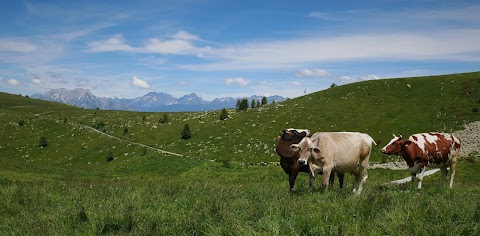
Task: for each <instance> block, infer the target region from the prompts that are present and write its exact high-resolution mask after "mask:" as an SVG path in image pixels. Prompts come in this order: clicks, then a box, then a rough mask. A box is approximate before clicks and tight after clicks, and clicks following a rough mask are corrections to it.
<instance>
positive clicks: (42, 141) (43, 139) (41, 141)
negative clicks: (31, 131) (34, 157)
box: [38, 136, 48, 148]
mask: <svg viewBox="0 0 480 236" xmlns="http://www.w3.org/2000/svg"><path fill="white" fill-rule="evenodd" d="M47 146H48V140H47V138H46V137H45V136H41V137H40V139H39V140H38V147H41V148H44V147H47Z"/></svg>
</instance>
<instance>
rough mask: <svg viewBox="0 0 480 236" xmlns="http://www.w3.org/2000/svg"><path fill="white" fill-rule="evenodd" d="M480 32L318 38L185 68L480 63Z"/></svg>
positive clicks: (248, 49)
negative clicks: (348, 63)
mask: <svg viewBox="0 0 480 236" xmlns="http://www.w3.org/2000/svg"><path fill="white" fill-rule="evenodd" d="M478 42H480V29H470V30H468V29H447V30H444V29H442V30H434V31H423V32H407V31H404V32H385V33H383V34H381V33H360V34H345V35H340V36H331V37H325V36H313V37H308V38H296V39H288V40H273V41H262V42H254V43H245V44H237V45H228V46H226V47H224V48H218V49H213V50H212V51H211V52H210V54H209V58H211V59H216V61H214V62H212V63H203V64H190V65H182V66H180V68H182V69H190V70H196V71H225V70H240V69H248V70H259V69H279V68H281V69H289V68H294V67H299V66H302V65H304V64H306V63H318V62H339V61H372V60H410V61H424V60H436V61H438V60H445V61H447V60H449V61H470V62H479V61H480V44H479V43H478Z"/></svg>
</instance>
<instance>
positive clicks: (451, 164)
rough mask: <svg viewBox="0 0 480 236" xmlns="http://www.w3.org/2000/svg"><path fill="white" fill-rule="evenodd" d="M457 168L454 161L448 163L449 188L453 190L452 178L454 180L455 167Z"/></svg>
mask: <svg viewBox="0 0 480 236" xmlns="http://www.w3.org/2000/svg"><path fill="white" fill-rule="evenodd" d="M456 166H457V162H456V160H455V161H454V160H452V161H451V163H450V188H453V178H455V167H456Z"/></svg>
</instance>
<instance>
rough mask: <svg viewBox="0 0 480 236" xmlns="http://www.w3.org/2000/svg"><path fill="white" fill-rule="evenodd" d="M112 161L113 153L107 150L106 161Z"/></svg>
mask: <svg viewBox="0 0 480 236" xmlns="http://www.w3.org/2000/svg"><path fill="white" fill-rule="evenodd" d="M109 161H113V153H112V151H108V153H107V162H109Z"/></svg>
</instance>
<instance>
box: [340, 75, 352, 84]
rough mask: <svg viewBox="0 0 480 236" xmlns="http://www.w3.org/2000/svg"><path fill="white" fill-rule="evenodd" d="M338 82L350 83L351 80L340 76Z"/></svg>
mask: <svg viewBox="0 0 480 236" xmlns="http://www.w3.org/2000/svg"><path fill="white" fill-rule="evenodd" d="M340 81H342V82H343V83H350V82H351V81H352V79H351V78H350V77H349V76H341V77H340Z"/></svg>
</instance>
